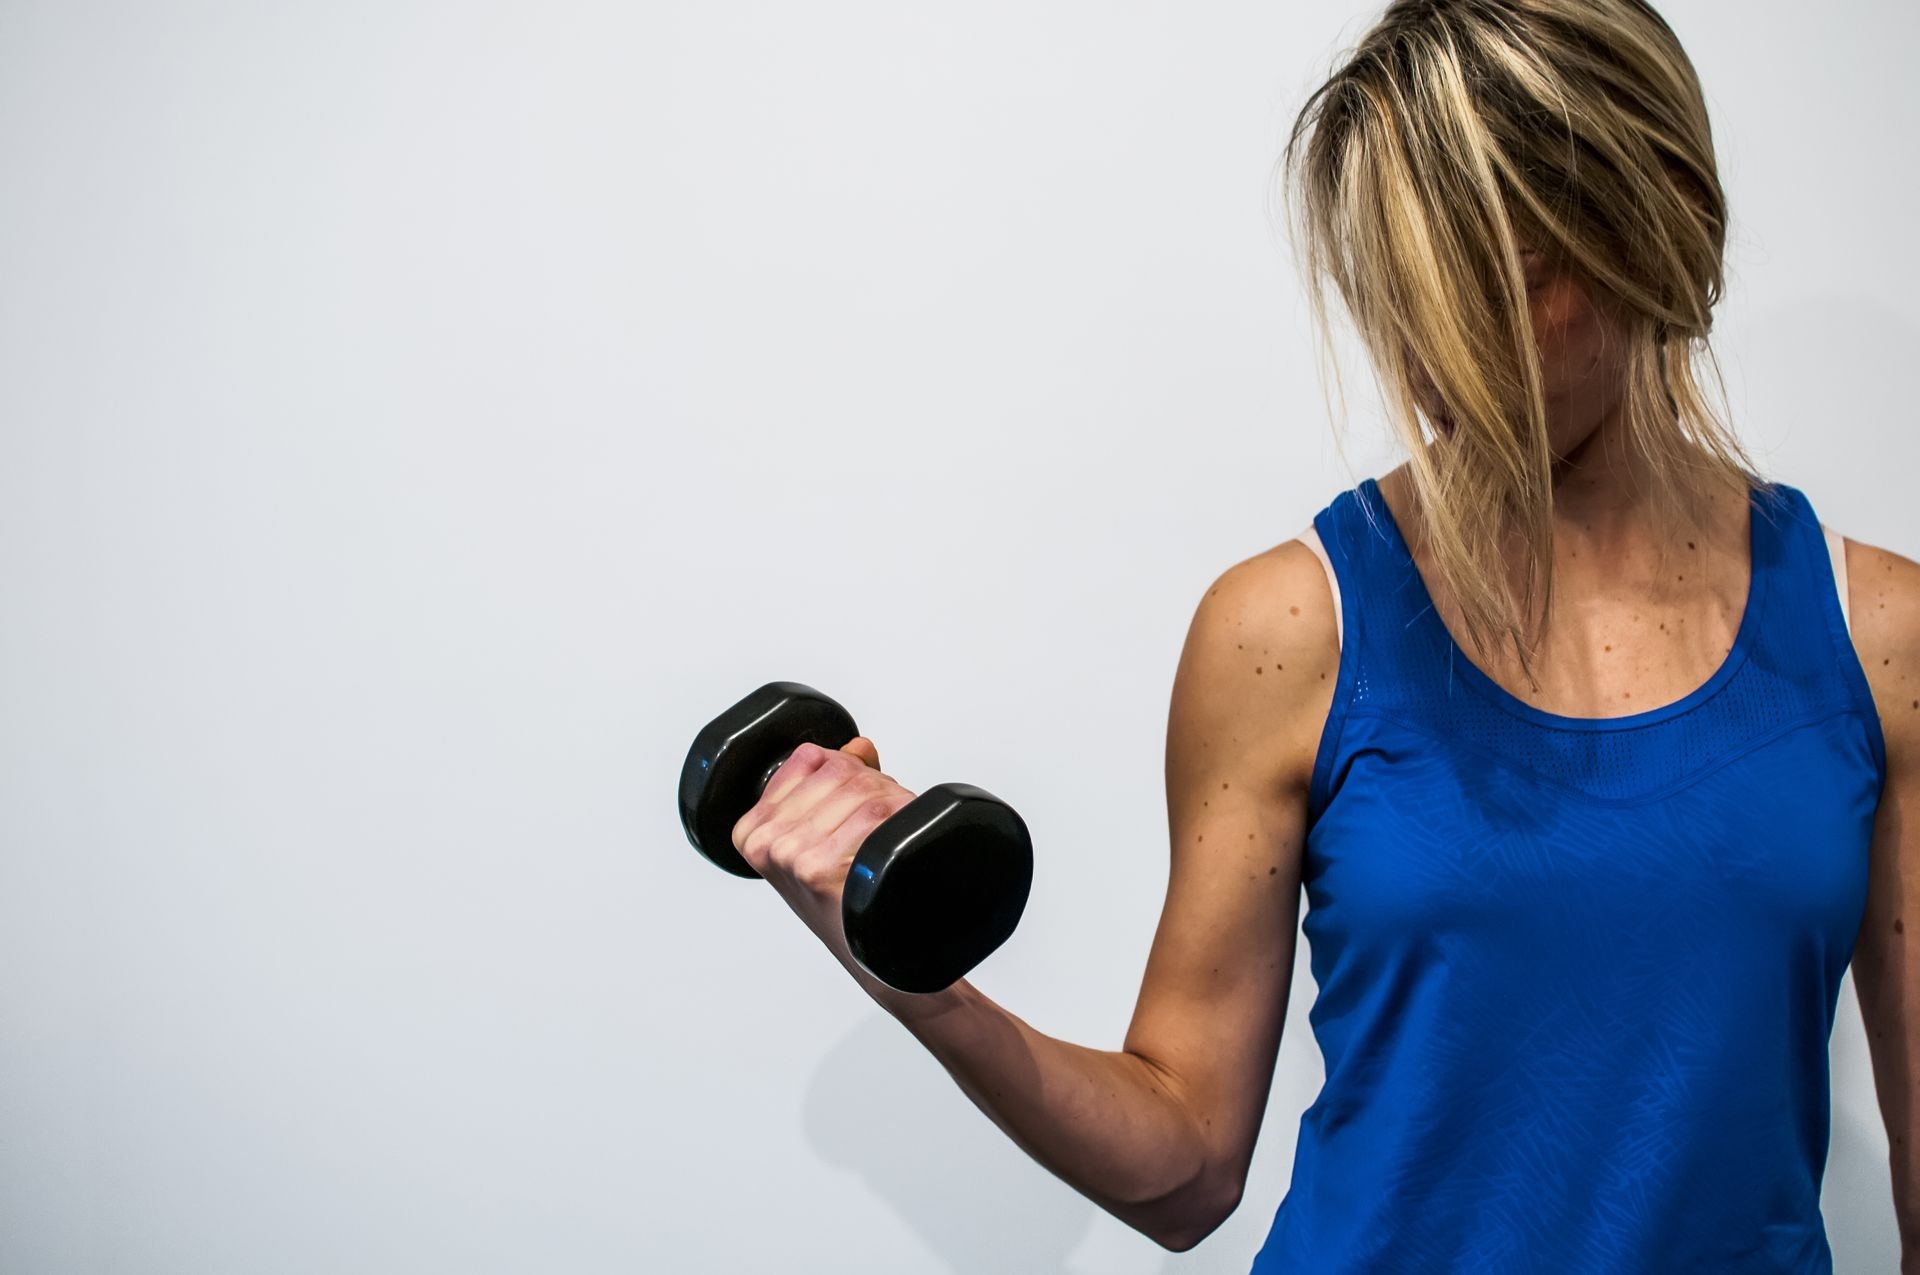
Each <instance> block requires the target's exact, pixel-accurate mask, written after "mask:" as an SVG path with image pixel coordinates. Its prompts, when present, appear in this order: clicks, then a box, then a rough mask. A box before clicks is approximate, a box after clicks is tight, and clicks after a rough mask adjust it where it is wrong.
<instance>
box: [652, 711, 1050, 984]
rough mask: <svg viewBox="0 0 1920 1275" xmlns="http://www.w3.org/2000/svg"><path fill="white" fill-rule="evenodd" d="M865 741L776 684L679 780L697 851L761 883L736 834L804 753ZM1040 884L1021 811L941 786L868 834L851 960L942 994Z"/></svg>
mask: <svg viewBox="0 0 1920 1275" xmlns="http://www.w3.org/2000/svg"><path fill="white" fill-rule="evenodd" d="M859 734H860V730H859V728H858V727H856V726H855V725H854V724H853V718H852V717H851V716H850V715H849V714H848V713H847V710H846V709H844V708H842V707H840V705H838V704H836V703H834V702H833V701H832V700H830V699H828V698H827V697H826V696H825V695H822V694H821V693H820V692H819V691H816V690H814V689H813V688H812V687H810V686H802V685H801V684H800V683H798V682H768V683H767V684H766V685H765V686H762V687H761V688H760V689H759V690H757V691H755V692H753V693H752V694H751V695H749V696H747V697H746V698H745V699H743V700H741V701H740V702H739V703H738V704H735V705H734V706H733V707H732V708H729V709H728V710H727V711H726V712H724V713H722V714H720V716H718V717H716V718H714V719H713V721H711V722H709V723H708V724H707V726H706V728H705V729H704V730H702V731H701V732H700V733H699V734H698V735H696V736H695V737H694V740H693V747H692V748H690V749H688V750H687V761H686V765H685V766H683V767H682V768H681V770H680V823H681V826H682V827H684V828H685V829H686V831H687V839H688V840H689V841H691V842H692V843H693V848H694V849H696V850H698V851H699V852H700V853H701V854H703V855H705V856H706V857H707V858H709V859H711V860H712V861H713V862H714V863H716V864H718V865H719V866H720V867H722V868H725V869H726V870H727V871H728V872H731V873H733V874H734V875H735V876H742V877H757V876H759V875H760V874H759V873H757V872H755V871H754V870H753V868H752V866H751V865H749V864H748V863H747V861H746V860H745V859H743V858H741V857H740V852H739V851H738V850H736V849H734V846H733V828H734V825H735V824H737V823H739V822H740V819H741V816H743V815H745V814H746V813H747V811H749V810H751V809H752V808H753V806H754V803H755V802H757V801H759V800H760V793H761V790H763V789H764V788H765V787H766V786H767V781H768V780H770V779H772V778H773V773H774V772H775V771H776V770H779V769H780V765H781V763H782V762H784V761H786V759H787V758H788V757H789V756H790V755H791V754H792V753H793V750H794V749H796V748H798V747H799V746H800V745H801V744H818V745H820V746H821V747H822V748H840V747H843V746H844V745H846V744H848V743H850V742H851V741H852V740H853V739H854V738H855V737H856V736H858V735H859ZM1032 884H1033V842H1032V840H1031V839H1030V838H1029V837H1028V836H1027V825H1026V823H1025V821H1023V820H1022V819H1021V818H1020V816H1019V815H1018V814H1016V813H1014V810H1013V807H1011V806H1009V805H1007V803H1006V802H1004V801H1001V800H1000V799H999V798H998V797H995V796H994V795H993V794H992V793H990V792H987V791H986V790H984V789H981V788H976V787H974V786H973V785H972V784H936V785H934V786H933V787H932V788H929V789H927V790H926V791H925V792H923V793H921V794H920V795H919V796H917V797H915V798H914V799H913V800H912V801H910V802H908V803H907V804H906V805H905V806H902V807H901V808H900V809H899V810H897V811H895V812H894V813H893V815H892V816H891V817H889V818H888V819H887V820H886V821H885V822H884V823H881V824H880V825H879V826H877V827H876V828H874V829H873V831H871V832H869V833H868V834H867V836H866V839H865V840H864V841H862V842H861V843H860V849H859V850H858V851H857V852H856V853H855V855H854V859H853V864H852V866H851V867H850V868H849V869H848V870H847V880H846V885H845V887H844V888H843V889H842V891H841V896H840V918H841V921H842V922H843V924H844V926H845V929H846V935H847V946H848V947H849V948H850V949H851V950H852V952H853V955H854V958H855V959H856V960H858V961H859V962H860V964H861V966H862V967H863V968H864V969H866V970H867V971H868V972H869V973H871V974H872V975H873V976H874V977H875V978H877V979H879V980H880V981H881V982H883V983H885V984H887V985H888V986H889V987H893V988H896V989H898V990H899V991H903V992H937V991H940V990H941V989H942V988H945V987H947V986H949V985H951V984H952V983H953V982H954V981H955V980H956V979H958V978H960V977H961V976H963V975H964V974H966V972H967V971H968V970H970V969H972V968H973V967H974V966H976V965H978V964H979V963H980V962H981V961H983V960H985V959H986V957H987V954H988V953H990V952H992V951H993V950H994V949H995V948H997V947H999V946H1000V945H1001V944H1002V943H1004V942H1005V941H1006V939H1007V936H1008V935H1010V934H1012V933H1013V929H1014V926H1016V925H1018V924H1019V922H1020V913H1021V911H1022V910H1023V909H1025V907H1026V905H1027V891H1028V888H1029V887H1030V886H1031V885H1032Z"/></svg>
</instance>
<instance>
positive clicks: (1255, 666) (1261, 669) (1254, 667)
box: [1253, 664, 1266, 673]
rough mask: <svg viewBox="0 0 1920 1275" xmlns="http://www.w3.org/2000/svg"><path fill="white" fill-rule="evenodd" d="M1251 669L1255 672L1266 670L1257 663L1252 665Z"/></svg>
mask: <svg viewBox="0 0 1920 1275" xmlns="http://www.w3.org/2000/svg"><path fill="white" fill-rule="evenodd" d="M1253 671H1254V672H1256V673H1264V672H1266V670H1265V669H1263V668H1261V667H1260V666H1259V665H1258V664H1256V665H1254V666H1253Z"/></svg>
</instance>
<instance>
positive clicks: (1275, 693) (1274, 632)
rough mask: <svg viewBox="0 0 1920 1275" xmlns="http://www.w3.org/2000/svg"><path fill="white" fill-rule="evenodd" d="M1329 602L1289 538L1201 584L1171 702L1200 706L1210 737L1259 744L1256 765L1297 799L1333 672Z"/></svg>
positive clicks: (1298, 544) (1318, 570)
mask: <svg viewBox="0 0 1920 1275" xmlns="http://www.w3.org/2000/svg"><path fill="white" fill-rule="evenodd" d="M1335 606H1336V602H1335V599H1334V595H1333V590H1332V588H1331V587H1330V585H1329V583H1328V580H1327V575H1326V569H1325V568H1324V567H1323V566H1322V564H1321V561H1320V558H1319V556H1318V555H1317V554H1315V553H1314V552H1313V550H1312V549H1310V548H1308V547H1307V545H1306V544H1305V543H1304V542H1303V541H1302V540H1300V539H1299V538H1297V537H1296V538H1293V539H1289V540H1286V541H1283V542H1281V543H1280V544H1277V545H1275V546H1273V547H1272V548H1270V549H1266V550H1263V551H1261V552H1260V553H1257V554H1254V555H1253V556H1252V557H1249V558H1245V559H1242V560H1241V561H1239V562H1236V563H1234V564H1233V565H1232V566H1230V567H1228V568H1227V569H1226V570H1224V571H1223V572H1221V573H1220V574H1219V575H1218V576H1217V577H1216V578H1215V579H1214V580H1213V581H1212V583H1211V584H1209V585H1208V587H1207V590H1206V592H1205V594H1204V596H1203V597H1202V598H1201V599H1200V603H1199V605H1198V606H1197V607H1196V608H1195V611H1194V615H1193V622H1192V625H1191V626H1190V628H1189V630H1188V633H1187V644H1186V649H1185V651H1184V652H1183V653H1182V655H1181V670H1180V681H1181V682H1182V683H1183V684H1184V687H1183V689H1185V690H1186V691H1187V692H1189V693H1188V694H1187V695H1186V696H1184V697H1182V696H1179V695H1176V711H1178V709H1179V705H1180V701H1181V700H1182V699H1183V698H1184V699H1185V700H1186V701H1187V702H1188V703H1189V704H1190V705H1194V706H1198V705H1210V706H1211V707H1210V708H1209V709H1207V710H1206V711H1208V712H1209V714H1210V715H1211V716H1214V717H1215V718H1216V720H1215V721H1214V722H1213V726H1214V728H1215V729H1214V731H1212V732H1209V733H1217V731H1218V729H1219V728H1220V727H1223V726H1224V727H1227V728H1228V729H1229V730H1230V731H1231V733H1232V734H1234V735H1236V736H1238V737H1239V738H1240V739H1242V740H1243V741H1252V740H1256V739H1257V740H1259V741H1260V743H1259V751H1260V752H1261V754H1262V760H1263V761H1264V762H1265V763H1266V764H1267V765H1269V766H1271V767H1273V768H1274V771H1275V772H1277V774H1278V776H1279V777H1280V778H1281V779H1282V780H1283V781H1284V782H1285V783H1286V785H1287V786H1289V787H1293V786H1296V785H1297V787H1298V789H1299V791H1301V792H1304V791H1305V787H1306V783H1307V780H1308V778H1309V777H1310V776H1311V773H1312V768H1313V759H1314V754H1315V752H1316V751H1317V749H1318V746H1319V738H1320V732H1321V728H1322V726H1323V725H1324V723H1325V720H1326V715H1327V711H1328V709H1329V708H1330V707H1331V705H1332V702H1333V693H1334V686H1335V683H1336V681H1337V676H1338V673H1339V667H1340V638H1339V630H1338V627H1337V625H1336V617H1335Z"/></svg>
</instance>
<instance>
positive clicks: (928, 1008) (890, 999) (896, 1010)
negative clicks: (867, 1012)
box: [858, 970, 973, 1030]
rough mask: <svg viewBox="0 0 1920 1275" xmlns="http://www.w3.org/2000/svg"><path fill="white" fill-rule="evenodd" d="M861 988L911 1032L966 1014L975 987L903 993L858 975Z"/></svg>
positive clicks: (963, 984) (963, 982) (954, 986)
mask: <svg viewBox="0 0 1920 1275" xmlns="http://www.w3.org/2000/svg"><path fill="white" fill-rule="evenodd" d="M858 977H859V979H860V982H861V985H862V986H864V987H865V988H866V989H867V995H868V996H870V997H872V998H873V1001H874V1003H875V1004H877V1005H879V1006H880V1008H882V1009H884V1010H886V1011H887V1012H888V1013H889V1014H892V1015H893V1016H894V1017H895V1018H897V1019H899V1020H900V1022H901V1024H902V1025H903V1026H905V1027H907V1028H908V1029H910V1030H918V1029H920V1028H922V1027H926V1026H928V1025H930V1024H932V1023H934V1022H936V1021H939V1020H941V1019H945V1018H949V1017H952V1016H953V1015H955V1014H958V1013H960V1012H961V1011H963V1010H964V1009H965V1008H966V1006H967V1004H968V1003H969V1000H970V995H969V994H970V993H971V992H972V991H973V985H972V984H971V983H969V982H967V980H966V979H964V978H963V979H960V980H958V981H957V982H955V983H953V984H952V985H951V986H949V987H945V988H942V989H941V990H940V991H937V992H903V991H900V990H899V989H898V988H893V987H889V986H887V985H886V984H885V983H882V982H881V981H880V980H879V979H877V978H875V977H873V975H871V974H868V973H867V972H866V971H865V970H861V971H859V974H858Z"/></svg>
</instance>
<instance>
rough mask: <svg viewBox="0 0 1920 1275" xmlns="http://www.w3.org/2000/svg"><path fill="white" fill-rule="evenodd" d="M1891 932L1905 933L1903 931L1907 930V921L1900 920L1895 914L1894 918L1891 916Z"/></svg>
mask: <svg viewBox="0 0 1920 1275" xmlns="http://www.w3.org/2000/svg"><path fill="white" fill-rule="evenodd" d="M1893 932H1894V933H1895V934H1905V933H1906V932H1907V923H1906V922H1905V921H1902V920H1901V919H1900V918H1899V917H1897V916H1896V917H1894V918H1893Z"/></svg>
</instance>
